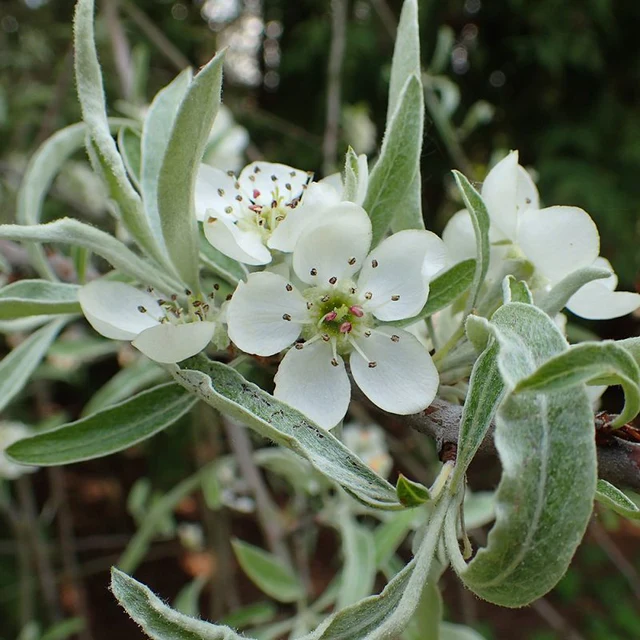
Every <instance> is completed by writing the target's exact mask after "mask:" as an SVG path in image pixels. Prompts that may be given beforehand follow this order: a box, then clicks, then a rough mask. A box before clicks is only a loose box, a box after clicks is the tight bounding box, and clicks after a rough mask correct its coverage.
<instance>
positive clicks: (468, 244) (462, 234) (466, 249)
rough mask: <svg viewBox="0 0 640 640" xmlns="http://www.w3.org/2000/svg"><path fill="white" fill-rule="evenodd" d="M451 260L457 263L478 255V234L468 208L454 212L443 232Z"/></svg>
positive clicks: (443, 238)
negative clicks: (475, 231)
mask: <svg viewBox="0 0 640 640" xmlns="http://www.w3.org/2000/svg"><path fill="white" fill-rule="evenodd" d="M442 240H443V242H444V243H445V245H446V246H447V250H448V252H449V255H450V256H451V260H452V261H453V262H455V263H458V262H462V261H463V260H467V259H469V258H475V257H476V253H477V252H476V235H475V233H474V231H473V223H472V222H471V216H470V215H469V212H468V211H467V210H466V209H462V211H458V212H457V213H454V214H453V216H451V218H450V219H449V222H447V225H446V226H445V228H444V231H443V232H442Z"/></svg>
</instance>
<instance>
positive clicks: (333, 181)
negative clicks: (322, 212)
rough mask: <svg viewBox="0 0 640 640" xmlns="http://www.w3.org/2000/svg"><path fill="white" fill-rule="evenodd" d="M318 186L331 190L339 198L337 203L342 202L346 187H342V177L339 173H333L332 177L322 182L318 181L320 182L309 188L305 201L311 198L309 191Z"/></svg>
mask: <svg viewBox="0 0 640 640" xmlns="http://www.w3.org/2000/svg"><path fill="white" fill-rule="evenodd" d="M316 185H319V186H321V187H326V188H328V189H331V191H333V192H334V193H335V194H336V196H337V202H339V201H340V199H341V198H340V196H341V195H342V190H343V188H344V187H343V185H342V176H341V175H340V174H339V173H332V174H331V175H330V176H327V177H326V178H322V180H318V182H312V183H311V184H310V185H309V187H308V188H307V192H306V193H305V194H304V197H305V199H306V198H307V197H308V196H309V189H311V187H313V186H316Z"/></svg>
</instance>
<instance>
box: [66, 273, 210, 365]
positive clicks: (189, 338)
mask: <svg viewBox="0 0 640 640" xmlns="http://www.w3.org/2000/svg"><path fill="white" fill-rule="evenodd" d="M212 295H213V294H212ZM78 298H79V300H80V306H81V307H82V312H83V313H84V315H85V317H86V318H87V320H88V321H89V323H90V324H91V326H92V327H93V328H94V329H95V330H96V331H97V332H98V333H100V334H102V335H103V336H105V337H107V338H111V339H113V340H131V343H132V344H133V346H134V347H136V348H137V349H138V350H140V351H142V353H144V355H146V356H147V357H148V358H151V359H152V360H155V361H156V362H162V363H174V362H180V361H181V360H184V359H185V358H189V357H191V356H193V355H195V354H196V353H199V352H200V351H202V350H203V349H204V348H205V347H206V346H207V345H208V344H209V342H210V341H211V339H212V338H213V337H214V333H215V332H216V329H218V328H219V327H220V312H219V310H218V309H217V308H216V307H215V306H214V305H213V301H212V299H211V296H210V297H209V298H207V299H206V300H203V299H202V297H200V296H193V295H191V294H189V302H188V309H187V310H186V311H185V310H184V309H182V307H180V306H179V305H178V303H177V299H176V296H171V297H170V298H169V299H168V300H163V299H160V298H159V297H158V296H157V295H153V292H151V291H140V290H139V289H136V288H135V287H132V286H131V285H128V284H124V283H123V282H111V281H106V280H94V281H93V282H90V283H89V284H87V285H85V286H84V287H82V289H80V293H79V295H78Z"/></svg>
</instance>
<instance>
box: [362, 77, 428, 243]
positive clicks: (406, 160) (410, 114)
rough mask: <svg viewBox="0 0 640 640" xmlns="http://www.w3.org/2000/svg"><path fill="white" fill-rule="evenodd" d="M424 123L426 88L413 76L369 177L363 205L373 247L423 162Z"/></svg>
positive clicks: (397, 209)
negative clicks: (423, 91)
mask: <svg viewBox="0 0 640 640" xmlns="http://www.w3.org/2000/svg"><path fill="white" fill-rule="evenodd" d="M423 120H424V97H423V95H422V85H421V83H420V80H419V78H418V77H417V76H416V75H411V76H410V77H409V78H408V79H407V80H406V82H405V84H404V86H403V89H402V92H401V95H400V97H399V99H398V106H397V108H396V110H395V111H394V113H393V116H392V118H391V120H390V121H389V126H388V127H387V130H386V132H385V136H384V140H383V142H382V149H381V150H380V157H379V158H378V161H377V162H376V164H375V166H374V168H373V171H372V172H371V176H370V178H369V188H368V190H367V196H366V198H365V201H364V205H363V206H364V208H365V210H366V211H367V212H368V214H369V217H370V218H371V224H372V226H373V241H372V246H376V245H377V244H378V243H379V242H380V240H382V238H383V237H384V234H385V232H386V231H387V229H388V228H389V225H390V224H391V221H392V220H393V219H394V218H395V217H396V215H398V214H399V212H400V211H401V209H402V207H403V206H404V204H403V201H404V198H405V197H406V194H407V193H408V191H409V188H410V186H411V185H412V184H413V179H414V176H415V175H416V172H417V171H418V167H419V163H420V153H421V149H422V130H423Z"/></svg>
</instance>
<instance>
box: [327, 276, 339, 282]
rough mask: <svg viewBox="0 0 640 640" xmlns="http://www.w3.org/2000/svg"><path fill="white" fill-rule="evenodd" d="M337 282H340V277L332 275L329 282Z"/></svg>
mask: <svg viewBox="0 0 640 640" xmlns="http://www.w3.org/2000/svg"><path fill="white" fill-rule="evenodd" d="M336 282H338V278H336V277H335V276H331V277H330V278H329V284H335V283H336Z"/></svg>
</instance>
